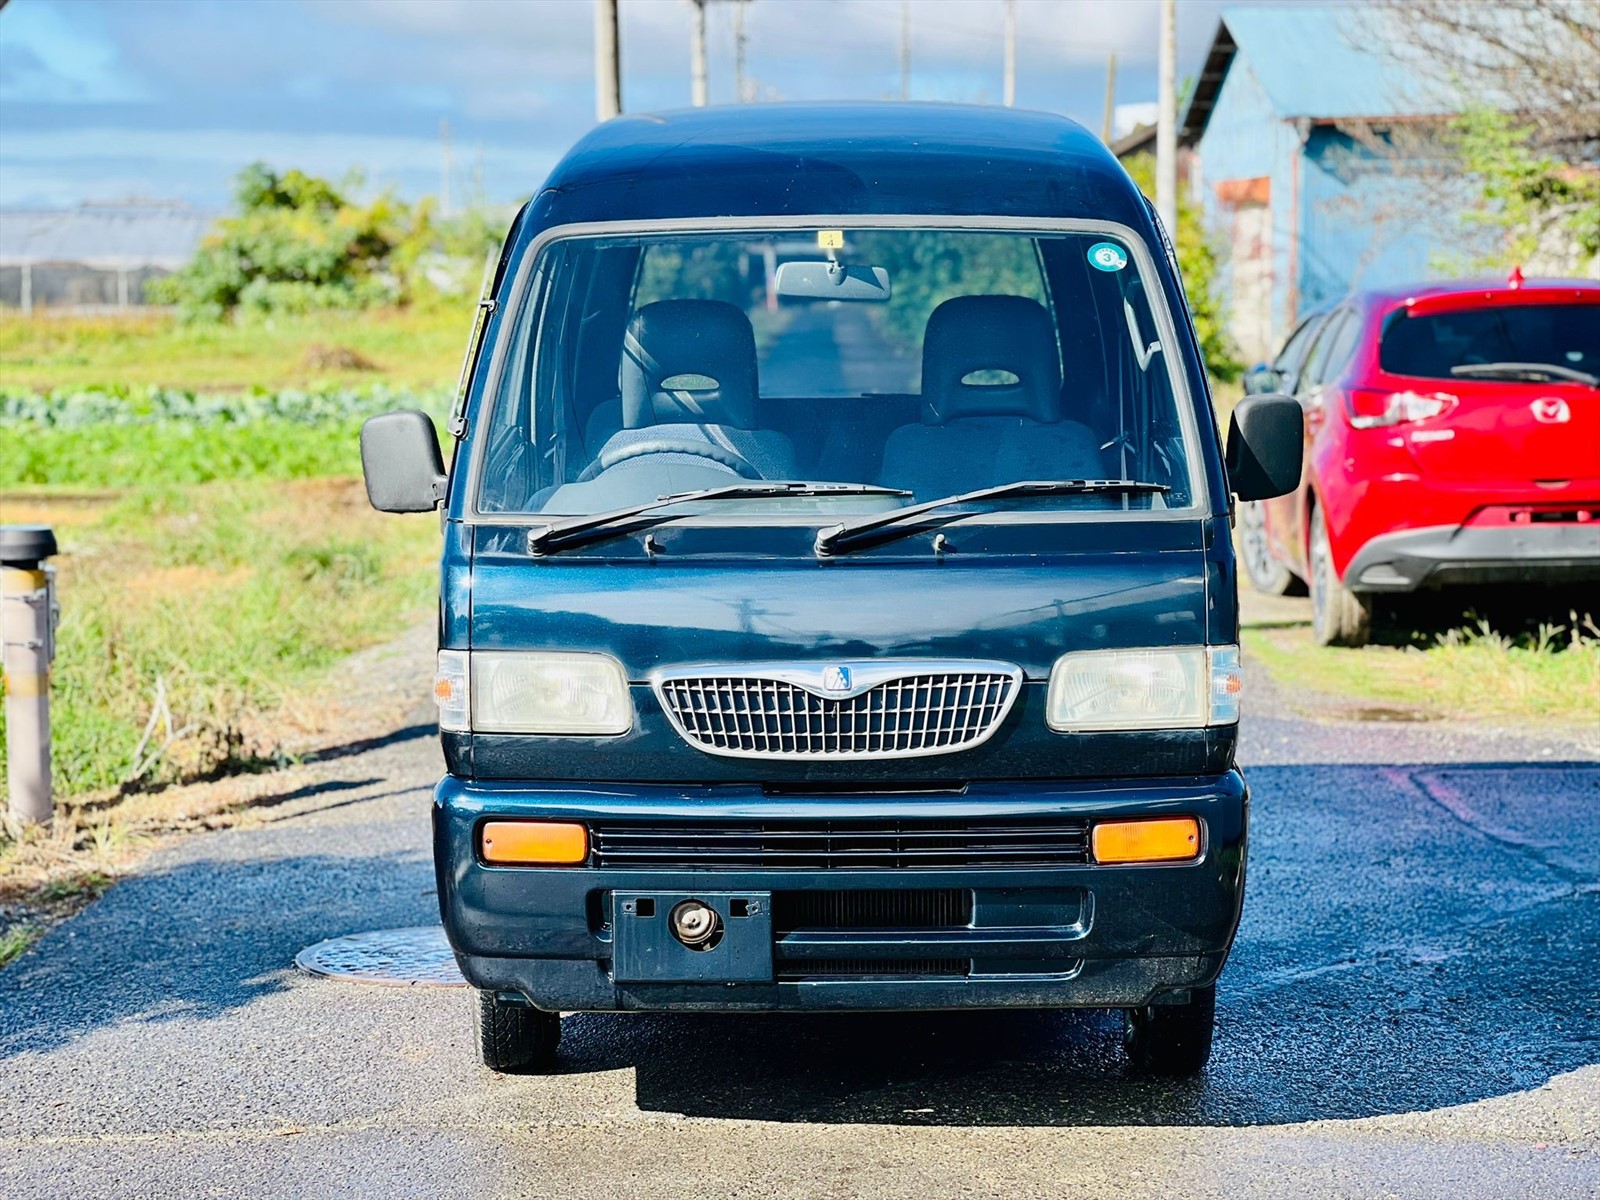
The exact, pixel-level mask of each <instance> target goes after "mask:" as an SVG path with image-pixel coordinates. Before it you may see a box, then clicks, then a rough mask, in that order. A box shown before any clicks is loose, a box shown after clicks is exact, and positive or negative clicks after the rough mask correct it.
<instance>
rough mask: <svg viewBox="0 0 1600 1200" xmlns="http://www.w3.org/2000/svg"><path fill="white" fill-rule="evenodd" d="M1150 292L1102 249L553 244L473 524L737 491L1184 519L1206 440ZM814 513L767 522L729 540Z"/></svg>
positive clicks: (727, 236)
mask: <svg viewBox="0 0 1600 1200" xmlns="http://www.w3.org/2000/svg"><path fill="white" fill-rule="evenodd" d="M1155 286H1156V285H1155V283H1154V281H1153V280H1146V279H1145V278H1144V277H1143V275H1142V273H1141V270H1140V267H1139V260H1138V258H1137V256H1135V255H1134V253H1133V252H1132V250H1131V248H1130V247H1129V246H1128V245H1127V244H1126V242H1125V241H1124V240H1120V239H1117V238H1112V237H1107V236H1105V235H1104V234H1101V233H1087V232H1084V233H1048V234H1046V233H1021V232H1019V233H1012V232H989V231H971V230H940V229H912V228H893V229H887V228H867V229H848V228H846V229H809V230H793V229H789V230H783V231H774V232H770V233H763V232H759V231H752V230H741V231H723V232H717V233H707V234H701V233H695V234H687V233H685V234H669V235H636V236H629V237H594V238H569V239H563V240H559V241H556V242H553V243H552V244H551V245H550V246H549V247H547V248H546V249H545V251H544V252H543V254H542V255H541V258H540V260H539V262H538V263H537V264H536V269H535V272H534V275H533V280H532V285H531V287H530V288H529V293H528V296H527V298H526V300H525V301H524V303H523V304H522V305H521V306H520V310H519V311H515V312H513V313H512V314H511V316H510V318H509V319H510V325H509V327H508V328H507V329H506V330H505V332H504V333H503V334H502V335H501V336H502V337H509V338H510V339H511V340H510V343H509V345H508V346H507V347H506V349H505V351H504V354H503V363H504V366H503V369H502V371H501V374H500V376H499V384H498V387H497V389H496V394H495V395H494V396H493V397H492V399H491V409H490V412H489V413H488V416H487V424H486V425H485V424H484V423H483V421H482V420H480V421H479V422H478V425H479V433H478V435H477V437H478V440H479V443H480V448H479V450H478V454H479V459H478V464H477V471H478V480H479V484H478V496H477V501H478V509H479V511H481V512H485V513H541V514H587V513H596V512H603V511H606V510H610V509H614V508H619V507H623V506H627V505H634V504H640V503H647V502H649V501H651V500H654V499H655V498H656V497H659V496H664V495H673V494H678V493H685V492H694V491H699V490H702V489H706V488H719V487H724V486H726V485H728V484H731V483H737V482H740V481H741V480H758V481H792V480H805V481H814V482H829V483H845V484H871V485H876V486H877V487H878V488H892V489H896V490H898V491H901V492H904V493H906V494H905V495H904V496H903V497H901V496H888V495H885V494H884V493H883V492H882V491H872V490H863V491H859V492H857V493H854V494H845V493H842V492H841V493H839V494H836V495H834V496H831V497H828V498H827V500H826V504H827V505H828V507H827V511H828V512H829V513H841V512H846V513H847V512H874V511H881V510H883V509H884V508H885V507H893V506H895V505H898V504H906V505H910V504H915V503H919V502H925V501H927V500H931V499H935V498H938V497H941V496H948V495H953V494H956V493H961V492H970V491H975V490H978V489H981V488H988V487H993V486H996V485H1000V484H1007V483H1012V482H1015V481H1019V480H1063V479H1093V480H1100V479H1110V480H1140V481H1144V482H1147V483H1151V484H1157V485H1161V486H1160V487H1158V488H1151V489H1148V490H1143V491H1133V492H1129V491H1122V492H1091V493H1083V494H1070V495H1054V496H1045V497H1036V498H1033V499H1030V500H1027V501H1025V502H1023V503H1021V504H1020V505H1010V506H1009V507H1011V508H1015V507H1019V506H1020V507H1030V508H1049V509H1074V508H1078V509H1081V508H1102V509H1103V508H1118V509H1122V508H1135V509H1150V508H1187V507H1189V506H1190V505H1192V504H1193V502H1194V491H1193V483H1192V475H1193V474H1194V472H1193V471H1192V470H1191V461H1192V459H1193V457H1194V453H1195V452H1194V449H1193V447H1192V445H1191V444H1190V441H1189V438H1190V436H1191V435H1190V434H1189V433H1188V432H1187V430H1189V429H1190V428H1191V427H1192V422H1186V421H1185V420H1183V419H1182V418H1181V417H1180V411H1179V406H1178V403H1177V399H1176V394H1175V384H1174V379H1175V377H1176V375H1177V374H1178V367H1179V364H1176V363H1174V362H1173V361H1171V360H1172V358H1173V356H1174V353H1173V348H1172V347H1169V346H1167V345H1166V344H1165V343H1164V341H1163V339H1162V337H1161V335H1160V333H1159V332H1158V326H1157V323H1156V320H1155V315H1154V312H1153V310H1152V308H1151V304H1150V300H1149V295H1150V292H1151V290H1152V289H1154V287H1155ZM818 503H819V501H818V500H817V498H816V497H814V496H811V497H807V496H803V495H799V494H796V495H793V496H782V495H780V496H772V497H764V498H752V499H750V500H741V501H738V502H737V503H726V504H719V505H717V506H715V509H714V515H716V516H722V515H725V514H728V513H739V514H742V515H743V516H744V517H745V518H746V519H747V518H748V514H749V513H752V512H758V513H763V514H766V513H773V514H782V513H784V512H794V513H802V512H804V513H814V512H816V511H817V507H818ZM689 511H698V510H696V509H695V508H694V506H693V505H690V506H689ZM704 511H706V512H708V513H709V512H712V509H710V508H707V509H706V510H704Z"/></svg>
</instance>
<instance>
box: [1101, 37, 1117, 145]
mask: <svg viewBox="0 0 1600 1200" xmlns="http://www.w3.org/2000/svg"><path fill="white" fill-rule="evenodd" d="M1116 111H1117V52H1116V51H1115V50H1113V51H1112V52H1111V57H1110V58H1109V59H1107V60H1106V119H1105V124H1104V125H1102V126H1101V127H1100V140H1101V141H1103V142H1105V143H1106V144H1107V145H1110V144H1111V120H1112V116H1113V114H1115V112H1116Z"/></svg>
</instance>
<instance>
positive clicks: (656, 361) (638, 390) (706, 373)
mask: <svg viewBox="0 0 1600 1200" xmlns="http://www.w3.org/2000/svg"><path fill="white" fill-rule="evenodd" d="M618 382H619V383H620V385H621V391H622V426H623V427H622V428H621V429H620V430H618V431H617V432H616V433H614V434H612V435H611V437H609V438H608V439H607V440H606V443H605V445H604V446H602V447H601V448H600V453H599V454H598V455H596V456H595V461H594V462H593V463H592V464H590V467H589V468H588V470H586V471H585V472H584V474H583V478H586V479H592V478H593V477H594V476H595V475H598V474H599V473H600V472H601V471H604V470H605V469H606V468H607V467H609V466H612V465H613V464H615V463H617V462H620V461H626V460H627V459H631V458H643V457H645V456H650V457H654V456H655V455H670V456H672V459H673V460H674V461H681V462H683V463H691V462H692V463H693V464H695V465H698V466H702V467H711V468H713V469H715V468H716V467H717V466H719V465H720V466H721V467H722V469H724V470H728V471H730V472H732V471H734V470H735V468H733V467H732V466H729V465H728V463H727V462H726V461H725V460H727V459H729V458H730V457H731V458H733V459H735V460H739V461H742V462H744V463H747V464H748V465H749V466H750V467H751V468H752V469H753V470H754V472H755V473H756V474H758V475H759V476H760V477H761V478H762V479H793V478H795V477H796V475H797V474H798V469H797V467H796V465H795V453H794V444H793V443H792V442H790V441H789V439H788V438H787V437H785V436H784V435H783V434H781V433H778V432H776V431H775V430H767V429H757V428H755V423H756V403H757V398H758V391H757V382H756V339H755V333H754V331H753V330H752V329H751V327H750V318H748V317H747V316H745V315H744V313H743V312H741V311H740V310H739V309H738V308H736V307H734V306H733V305H732V304H727V303H724V302H723V301H720V300H658V301H656V302H655V303H654V304H646V305H645V306H644V307H643V308H641V309H640V310H639V311H638V312H637V313H635V314H634V316H633V320H632V321H630V322H629V323H628V328H627V331H626V332H625V333H624V334H623V338H622V364H621V368H620V371H619V379H618ZM701 447H704V448H705V449H704V450H703V451H702V450H701V449H700V448H701Z"/></svg>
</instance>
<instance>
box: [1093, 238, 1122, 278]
mask: <svg viewBox="0 0 1600 1200" xmlns="http://www.w3.org/2000/svg"><path fill="white" fill-rule="evenodd" d="M1089 265H1090V266H1091V267H1093V268H1095V270H1097V271H1120V270H1122V268H1123V267H1125V266H1127V265H1128V252H1127V251H1126V250H1124V249H1123V248H1122V247H1121V246H1119V245H1117V244H1116V243H1115V242H1096V243H1095V244H1094V245H1092V246H1090V247H1089Z"/></svg>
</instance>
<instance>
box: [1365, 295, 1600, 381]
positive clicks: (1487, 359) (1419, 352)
mask: <svg viewBox="0 0 1600 1200" xmlns="http://www.w3.org/2000/svg"><path fill="white" fill-rule="evenodd" d="M1378 361H1379V363H1380V365H1381V366H1382V367H1383V369H1384V370H1385V371H1388V372H1390V373H1392V374H1395V375H1420V376H1423V377H1424V378H1428V379H1451V378H1457V377H1459V375H1460V372H1458V371H1457V368H1458V367H1470V366H1475V365H1479V364H1486V363H1530V364H1541V365H1545V366H1553V367H1561V368H1565V369H1566V370H1569V371H1582V372H1584V373H1585V374H1588V375H1594V374H1597V373H1600V305H1595V304H1518V305H1506V306H1504V307H1501V308H1469V309H1459V310H1457V311H1455V312H1430V313H1427V314H1425V315H1423V316H1411V315H1410V314H1409V313H1407V312H1406V310H1404V309H1401V310H1400V311H1399V312H1398V313H1396V314H1395V315H1394V316H1393V317H1391V318H1390V319H1389V322H1388V324H1387V325H1386V327H1385V328H1384V332H1383V341H1382V343H1381V344H1380V346H1379V348H1378Z"/></svg>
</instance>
